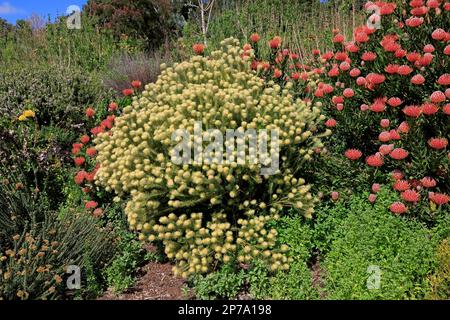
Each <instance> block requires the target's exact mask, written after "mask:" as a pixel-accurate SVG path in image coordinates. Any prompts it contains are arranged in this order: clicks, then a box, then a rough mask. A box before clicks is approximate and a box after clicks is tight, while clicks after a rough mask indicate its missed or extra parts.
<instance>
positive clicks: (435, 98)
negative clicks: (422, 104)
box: [430, 91, 446, 103]
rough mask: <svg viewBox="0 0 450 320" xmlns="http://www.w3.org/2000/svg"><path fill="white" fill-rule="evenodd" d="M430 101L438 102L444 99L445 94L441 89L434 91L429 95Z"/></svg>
mask: <svg viewBox="0 0 450 320" xmlns="http://www.w3.org/2000/svg"><path fill="white" fill-rule="evenodd" d="M430 99H431V102H433V103H440V102H444V101H445V99H446V98H445V94H444V93H443V92H442V91H435V92H433V93H432V94H431V96H430Z"/></svg>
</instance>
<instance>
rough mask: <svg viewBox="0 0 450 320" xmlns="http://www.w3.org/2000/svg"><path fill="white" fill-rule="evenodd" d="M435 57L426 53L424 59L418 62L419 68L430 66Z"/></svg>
mask: <svg viewBox="0 0 450 320" xmlns="http://www.w3.org/2000/svg"><path fill="white" fill-rule="evenodd" d="M433 58H434V56H433V55H432V54H431V53H425V54H424V55H423V57H422V58H420V59H419V60H418V61H416V63H415V65H416V66H417V67H421V66H428V65H429V64H430V63H431V61H433Z"/></svg>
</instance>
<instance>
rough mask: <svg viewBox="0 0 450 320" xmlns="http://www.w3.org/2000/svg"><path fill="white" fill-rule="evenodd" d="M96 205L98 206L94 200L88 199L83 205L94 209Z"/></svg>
mask: <svg viewBox="0 0 450 320" xmlns="http://www.w3.org/2000/svg"><path fill="white" fill-rule="evenodd" d="M97 206H98V203H97V202H95V201H88V202H86V205H85V207H86V209H94V208H97Z"/></svg>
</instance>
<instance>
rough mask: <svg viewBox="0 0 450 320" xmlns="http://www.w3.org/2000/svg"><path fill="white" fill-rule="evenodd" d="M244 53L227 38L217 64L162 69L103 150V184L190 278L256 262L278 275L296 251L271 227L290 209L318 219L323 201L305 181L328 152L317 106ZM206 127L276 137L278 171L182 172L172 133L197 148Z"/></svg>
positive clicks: (191, 166)
mask: <svg viewBox="0 0 450 320" xmlns="http://www.w3.org/2000/svg"><path fill="white" fill-rule="evenodd" d="M238 45H239V44H238V41H236V40H234V39H227V40H225V41H223V42H222V49H221V50H218V51H215V52H212V54H211V56H209V57H203V56H194V57H192V58H191V59H190V60H189V61H186V62H182V63H179V64H175V65H174V66H173V67H165V66H163V72H162V74H161V75H160V77H159V78H158V80H157V81H156V82H155V83H153V84H149V85H147V86H146V87H145V90H144V92H143V93H142V95H141V96H139V97H136V98H134V101H133V103H132V105H130V106H128V107H126V108H125V109H124V113H123V115H122V116H120V117H118V118H117V119H116V124H115V126H114V127H113V129H112V130H111V131H110V132H109V133H102V134H100V135H99V136H98V137H97V139H96V141H95V143H96V148H97V150H98V157H97V160H98V162H99V163H100V164H101V166H100V169H99V170H98V172H97V174H96V177H95V179H96V184H97V185H99V186H103V187H104V188H105V189H106V190H107V191H114V192H115V193H116V194H117V197H116V198H115V200H116V201H120V200H125V201H128V202H127V205H126V213H127V215H128V221H129V224H130V228H131V229H133V230H136V231H138V232H139V233H140V239H141V240H148V241H161V242H162V243H163V244H164V246H165V252H166V254H167V256H168V257H169V258H170V259H173V260H175V261H176V262H177V264H176V267H175V270H174V271H175V273H176V274H179V275H182V276H183V277H188V276H189V275H191V274H194V273H207V272H210V271H212V270H214V269H215V268H216V267H217V266H218V265H219V264H220V263H227V262H232V261H235V260H237V261H238V262H240V263H243V264H246V263H249V262H251V261H252V260H253V259H255V258H260V259H263V260H264V261H265V262H267V264H268V266H269V267H270V268H271V269H272V270H274V271H275V270H283V269H287V268H288V267H289V259H288V258H287V257H286V255H285V254H284V253H285V252H286V251H287V249H288V248H287V246H283V245H281V244H279V243H277V232H276V231H275V230H274V229H273V228H271V227H270V222H272V221H274V220H277V219H279V215H280V214H281V213H282V210H283V209H284V208H296V209H298V210H299V211H300V212H302V213H303V214H304V215H305V216H306V217H311V216H312V214H313V212H314V208H313V206H314V203H315V201H316V200H315V198H314V197H313V196H312V195H311V194H310V192H309V190H310V186H309V185H307V184H306V182H305V180H304V179H302V178H300V177H299V175H300V174H301V168H302V164H303V163H304V162H305V161H311V160H312V159H313V155H314V153H316V152H318V150H320V148H322V143H321V141H320V138H321V137H322V136H324V135H327V134H329V133H330V132H322V133H319V132H317V131H318V130H317V126H318V124H319V122H320V121H323V116H321V115H320V110H318V109H317V108H315V107H312V106H311V104H310V103H305V102H303V101H301V100H296V101H294V99H293V97H292V96H291V94H290V93H289V86H287V88H285V89H283V90H282V89H281V88H280V87H279V86H278V85H275V84H274V83H269V84H266V83H265V82H264V80H262V79H260V78H259V77H257V75H256V73H254V72H253V71H252V70H251V68H250V60H251V57H249V56H248V55H246V54H244V51H243V50H242V49H241V48H240V47H239V46H238ZM198 121H200V122H201V123H202V127H203V129H205V130H206V129H218V130H220V132H222V133H223V134H224V135H225V132H226V130H227V129H233V130H239V131H242V132H244V131H245V130H247V129H255V130H260V129H267V130H268V131H277V132H278V138H277V139H276V140H277V141H271V139H272V138H271V136H270V137H268V140H269V141H271V142H278V143H279V146H280V147H279V155H280V161H279V162H280V165H279V169H278V170H277V171H276V173H275V174H273V175H265V176H264V175H261V166H262V164H263V165H264V166H265V165H267V164H268V163H270V159H269V160H268V159H267V158H262V160H261V161H260V162H258V163H255V162H252V161H247V162H245V163H237V162H236V161H233V162H232V161H229V162H223V163H216V162H214V161H212V162H211V163H208V162H207V161H203V162H193V161H191V162H190V163H188V164H179V165H177V164H175V163H174V162H172V160H171V159H172V155H173V150H174V147H175V146H176V145H177V144H178V142H179V140H173V139H172V134H173V133H175V132H176V131H177V130H179V129H184V130H186V131H187V132H189V133H191V137H190V143H189V144H190V146H196V144H195V143H194V138H193V136H192V134H193V133H194V127H195V123H196V122H198ZM207 145H208V144H207V143H205V144H204V146H207ZM225 145H226V143H225ZM269 148H270V146H269ZM233 155H235V156H236V155H237V152H236V150H235V151H234V152H233Z"/></svg>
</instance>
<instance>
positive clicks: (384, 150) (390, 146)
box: [378, 144, 394, 156]
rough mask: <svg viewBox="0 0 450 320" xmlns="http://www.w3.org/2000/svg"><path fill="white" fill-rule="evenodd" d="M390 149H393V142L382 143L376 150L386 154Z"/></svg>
mask: <svg viewBox="0 0 450 320" xmlns="http://www.w3.org/2000/svg"><path fill="white" fill-rule="evenodd" d="M392 149H394V145H393V144H382V145H381V146H380V148H378V152H380V153H381V154H382V155H384V156H387V155H388V154H389V153H391V151H392Z"/></svg>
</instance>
